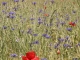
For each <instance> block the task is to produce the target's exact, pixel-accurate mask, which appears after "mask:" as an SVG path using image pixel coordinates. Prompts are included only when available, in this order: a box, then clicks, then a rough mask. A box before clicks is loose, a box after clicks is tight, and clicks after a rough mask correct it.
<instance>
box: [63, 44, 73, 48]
mask: <svg viewBox="0 0 80 60" xmlns="http://www.w3.org/2000/svg"><path fill="white" fill-rule="evenodd" d="M63 47H64V48H70V47H71V46H70V45H69V44H63Z"/></svg>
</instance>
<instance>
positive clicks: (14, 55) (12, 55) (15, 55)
mask: <svg viewBox="0 0 80 60" xmlns="http://www.w3.org/2000/svg"><path fill="white" fill-rule="evenodd" d="M10 56H11V57H17V56H18V55H17V54H11V55H10Z"/></svg>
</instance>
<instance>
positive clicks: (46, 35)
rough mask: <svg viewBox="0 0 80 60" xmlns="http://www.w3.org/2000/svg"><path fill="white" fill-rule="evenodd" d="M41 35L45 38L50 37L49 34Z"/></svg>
mask: <svg viewBox="0 0 80 60" xmlns="http://www.w3.org/2000/svg"><path fill="white" fill-rule="evenodd" d="M42 36H43V37H45V38H47V39H49V38H50V36H49V35H48V34H43V35H42Z"/></svg>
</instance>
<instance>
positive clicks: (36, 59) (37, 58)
mask: <svg viewBox="0 0 80 60" xmlns="http://www.w3.org/2000/svg"><path fill="white" fill-rule="evenodd" d="M31 60H39V57H37V56H35V58H33V59H31Z"/></svg>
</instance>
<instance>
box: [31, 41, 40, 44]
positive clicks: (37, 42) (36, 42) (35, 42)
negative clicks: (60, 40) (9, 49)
mask: <svg viewBox="0 0 80 60" xmlns="http://www.w3.org/2000/svg"><path fill="white" fill-rule="evenodd" d="M31 44H39V41H38V40H36V41H34V42H32V43H31Z"/></svg>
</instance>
